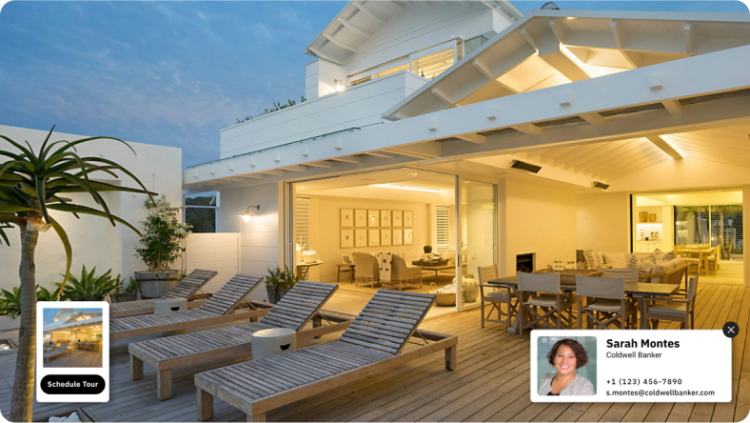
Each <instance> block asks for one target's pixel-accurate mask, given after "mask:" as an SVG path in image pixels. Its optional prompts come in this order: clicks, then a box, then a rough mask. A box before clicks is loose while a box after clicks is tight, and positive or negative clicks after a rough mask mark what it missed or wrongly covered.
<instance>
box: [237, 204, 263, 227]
mask: <svg viewBox="0 0 750 423" xmlns="http://www.w3.org/2000/svg"><path fill="white" fill-rule="evenodd" d="M251 208H252V209H255V210H260V205H257V206H247V210H246V211H245V213H242V214H241V215H240V217H241V218H242V220H244V221H245V223H247V222H249V221H250V218H251V217H253V215H252V214H250V209H251Z"/></svg>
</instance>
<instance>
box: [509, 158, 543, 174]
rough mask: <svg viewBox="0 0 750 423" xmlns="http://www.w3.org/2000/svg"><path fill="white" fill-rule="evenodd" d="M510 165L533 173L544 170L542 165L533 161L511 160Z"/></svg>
mask: <svg viewBox="0 0 750 423" xmlns="http://www.w3.org/2000/svg"><path fill="white" fill-rule="evenodd" d="M510 167H512V168H513V169H521V170H525V171H528V172H531V173H539V171H540V170H542V167H541V166H537V165H533V164H531V163H526V162H522V161H520V160H511V161H510Z"/></svg>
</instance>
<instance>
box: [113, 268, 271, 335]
mask: <svg viewBox="0 0 750 423" xmlns="http://www.w3.org/2000/svg"><path fill="white" fill-rule="evenodd" d="M264 280H265V278H263V277H258V276H248V275H235V276H234V277H233V278H232V279H231V280H229V282H227V283H226V284H225V285H224V286H222V287H221V289H219V290H218V291H217V292H216V294H214V295H213V296H211V298H209V299H208V300H206V302H205V303H203V305H201V306H200V307H198V308H197V309H193V310H181V311H175V312H173V313H170V314H151V315H145V316H129V317H121V318H119V319H112V320H111V321H110V324H109V337H110V339H111V340H112V341H115V340H118V339H125V338H132V337H134V336H142V335H152V334H156V333H162V332H171V331H177V330H183V329H188V328H190V329H194V328H199V327H201V326H210V325H216V324H219V323H226V322H232V321H236V320H244V319H251V320H252V319H254V318H257V317H260V316H263V315H264V314H266V313H268V310H267V309H263V310H261V309H255V310H251V311H250V312H248V313H232V312H233V311H234V310H235V309H236V308H237V306H239V305H240V301H242V299H243V298H245V297H246V296H247V295H248V294H250V293H251V292H252V291H253V290H254V289H255V288H257V287H258V286H260V285H262V284H263V281H264Z"/></svg>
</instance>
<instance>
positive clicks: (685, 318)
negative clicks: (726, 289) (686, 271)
mask: <svg viewBox="0 0 750 423" xmlns="http://www.w3.org/2000/svg"><path fill="white" fill-rule="evenodd" d="M699 277H700V275H699V274H698V273H696V274H695V276H694V277H692V278H690V281H689V282H688V290H687V293H686V294H676V295H673V296H671V297H669V298H666V299H664V298H648V301H646V306H645V310H643V311H642V312H641V319H647V320H648V321H649V322H651V324H652V329H656V328H657V327H658V325H659V320H669V321H671V322H680V329H685V327H687V326H688V324H689V325H690V329H695V300H696V297H697V294H698V279H699ZM683 295H684V298H682V297H683Z"/></svg>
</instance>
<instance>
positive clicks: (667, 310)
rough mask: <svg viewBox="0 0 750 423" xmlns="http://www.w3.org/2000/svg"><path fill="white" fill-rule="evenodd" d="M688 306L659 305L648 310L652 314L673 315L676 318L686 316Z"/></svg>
mask: <svg viewBox="0 0 750 423" xmlns="http://www.w3.org/2000/svg"><path fill="white" fill-rule="evenodd" d="M686 309H687V306H686V305H685V304H657V305H652V306H650V307H649V308H648V311H649V313H651V314H672V315H675V316H684V315H685V312H686Z"/></svg>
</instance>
